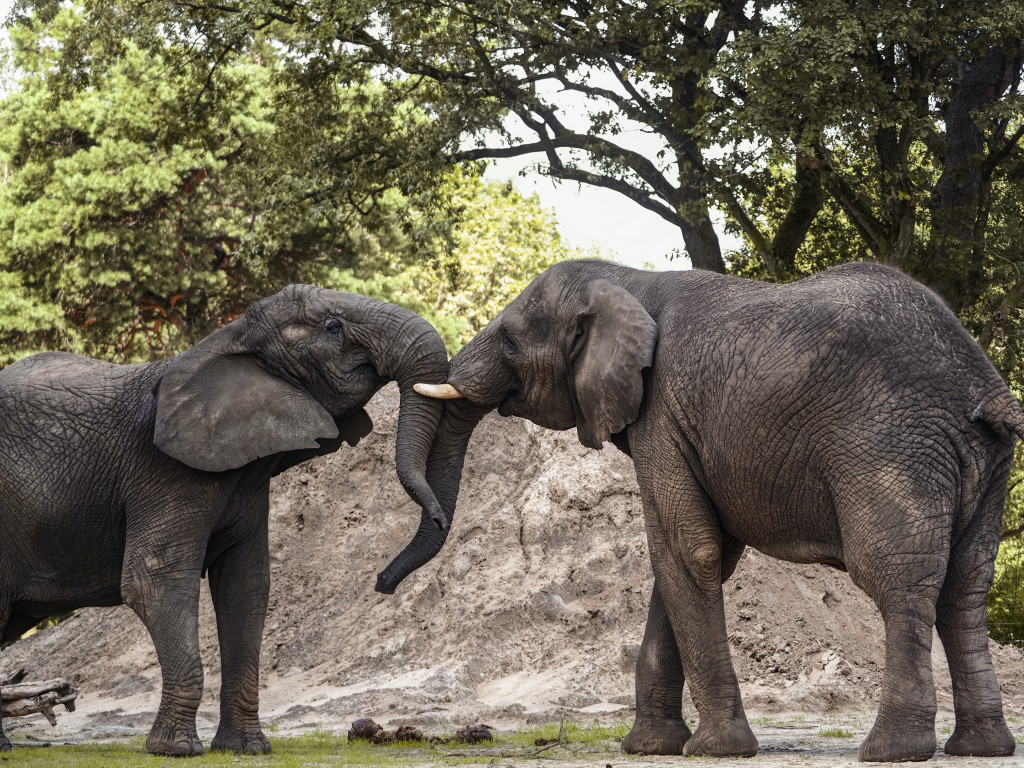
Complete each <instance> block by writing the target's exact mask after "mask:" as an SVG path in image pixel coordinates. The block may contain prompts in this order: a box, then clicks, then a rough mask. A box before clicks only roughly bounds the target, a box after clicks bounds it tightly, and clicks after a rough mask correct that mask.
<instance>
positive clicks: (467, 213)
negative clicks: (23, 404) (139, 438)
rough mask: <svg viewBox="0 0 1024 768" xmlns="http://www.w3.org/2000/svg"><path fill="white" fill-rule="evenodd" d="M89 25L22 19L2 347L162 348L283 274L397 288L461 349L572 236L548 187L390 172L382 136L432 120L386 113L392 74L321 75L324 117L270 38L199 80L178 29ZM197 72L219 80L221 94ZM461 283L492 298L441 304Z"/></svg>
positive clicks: (61, 14)
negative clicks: (156, 34)
mask: <svg viewBox="0 0 1024 768" xmlns="http://www.w3.org/2000/svg"><path fill="white" fill-rule="evenodd" d="M91 27H92V24H91V20H90V18H89V16H88V15H87V14H85V13H82V12H81V11H80V10H79V9H77V8H74V7H62V8H60V9H59V10H57V12H56V13H54V15H53V16H52V17H49V18H47V19H46V20H45V23H42V19H40V18H33V19H31V20H26V21H25V22H23V23H21V24H16V25H14V26H13V27H12V29H11V34H12V41H11V55H12V63H13V65H14V66H15V67H16V68H17V70H18V71H19V73H20V75H19V78H18V81H17V85H16V87H15V88H14V89H13V90H12V91H11V92H10V93H9V94H8V95H7V96H6V97H5V98H4V99H3V102H2V103H0V110H2V114H3V116H4V120H3V124H2V126H0V147H2V150H0V161H2V163H3V167H4V171H5V173H4V175H5V182H4V184H3V185H2V186H0V296H2V297H3V305H4V306H3V311H2V312H0V339H2V349H0V364H2V363H4V362H9V361H11V360H13V359H16V358H17V357H19V356H22V355H24V354H27V353H29V352H32V351H38V350H40V349H68V350H75V351H83V352H86V353H89V354H93V355H97V356H100V357H105V358H109V359H119V360H137V359H147V358H151V357H156V356H163V355H166V354H168V353H171V352H175V351H180V350H181V349H183V348H185V347H187V346H188V345H190V344H192V343H194V342H195V341H197V340H198V339H200V338H202V337H203V336H205V335H206V334H207V333H209V332H210V331H211V330H213V329H214V328H216V327H217V326H218V325H220V324H222V323H224V322H226V321H227V320H230V319H231V318H232V317H234V316H237V315H238V314H240V313H241V312H242V311H244V309H245V307H246V306H247V305H248V303H250V302H251V301H253V300H254V299H256V298H259V297H260V296H263V295H266V294H267V293H271V292H274V291H276V290H278V289H279V288H281V287H283V285H285V284H286V283H288V282H315V283H320V284H324V285H328V286H330V287H334V288H338V289H341V290H358V291H360V292H362V293H367V294H370V295H374V296H377V297H379V298H383V299H388V300H392V301H397V302H399V303H404V304H406V305H409V306H410V308H412V309H415V310H416V311H419V312H420V313H421V314H423V315H424V316H426V317H428V319H431V320H432V321H433V322H434V323H435V325H437V326H438V327H439V329H440V330H441V332H442V333H443V335H444V336H445V338H446V341H447V342H448V343H449V344H450V345H451V346H453V347H455V346H456V345H457V344H458V340H459V339H460V338H462V337H464V336H465V335H466V333H467V332H468V330H469V329H470V328H471V327H479V326H480V324H481V322H482V321H481V318H482V317H483V316H484V315H483V314H482V313H485V312H487V311H490V312H492V314H493V312H494V310H495V307H496V306H498V305H500V304H502V303H503V302H505V301H508V300H510V299H511V298H512V296H514V295H515V294H516V293H518V290H520V289H521V288H522V287H524V286H525V284H526V282H528V281H529V279H530V278H531V277H532V276H533V274H535V273H536V272H539V271H541V270H542V269H543V268H545V267H546V266H547V265H548V264H550V263H553V262H554V261H558V260H561V259H565V258H571V257H572V256H573V255H574V252H573V251H571V250H570V249H568V248H566V247H565V246H563V245H562V244H561V242H560V240H559V237H558V235H557V232H556V231H555V227H554V222H553V219H552V216H551V214H550V213H548V212H545V211H544V210H543V209H541V208H540V206H539V203H538V202H537V201H536V200H535V199H524V198H523V197H522V196H520V195H518V194H517V193H515V192H514V191H513V190H507V189H505V188H504V187H503V186H501V185H485V184H483V183H482V182H481V181H480V179H479V178H478V175H477V174H476V172H475V170H474V169H470V170H469V171H465V172H464V171H462V170H460V169H458V168H455V169H453V170H450V171H448V172H447V173H446V174H440V173H439V174H437V175H434V176H426V177H423V178H421V179H419V180H418V184H417V185H405V186H404V187H403V186H402V185H400V184H399V182H398V180H396V178H395V177H393V176H392V177H389V175H388V172H387V170H386V168H385V167H384V166H386V165H388V164H389V163H390V161H389V160H388V159H387V158H386V156H382V157H377V155H376V154H375V153H376V152H378V151H385V152H386V151H387V150H389V149H390V150H393V151H398V147H397V146H391V147H389V146H388V142H389V141H393V142H397V141H398V139H397V138H396V137H398V136H400V135H403V134H408V133H410V132H412V131H415V130H416V126H417V125H418V124H419V123H421V122H422V121H423V119H424V118H423V116H422V114H421V113H420V112H419V111H418V110H417V109H416V108H415V107H414V105H412V104H406V105H405V106H404V114H398V113H390V112H389V113H388V114H387V115H382V114H378V113H377V110H378V108H379V105H380V104H381V103H382V101H384V100H385V99H384V93H385V91H386V86H383V85H381V84H379V83H376V82H374V81H372V80H370V79H367V80H365V81H362V82H359V83H351V84H334V85H333V87H330V88H328V87H327V86H326V85H325V84H323V83H320V84H318V88H317V109H318V110H319V119H318V120H317V121H315V122H313V121H310V120H308V119H307V118H308V117H309V114H308V112H309V110H311V109H312V106H311V104H310V103H308V102H309V101H311V100H312V99H313V98H314V94H313V93H310V92H301V91H297V90H296V89H297V85H296V79H295V76H294V74H295V73H294V72H292V71H290V70H289V68H288V66H287V62H285V61H284V60H283V57H280V56H278V55H276V54H275V52H274V48H273V46H271V45H269V44H268V43H266V41H254V45H253V47H252V48H250V49H247V50H245V51H232V52H230V54H229V55H225V56H224V57H223V58H222V59H221V60H220V61H219V62H218V64H217V73H216V78H215V79H214V80H211V81H210V82H209V83H208V82H207V80H206V79H205V78H204V77H202V72H201V71H198V70H196V69H195V68H193V67H182V66H178V65H177V64H176V63H175V62H176V60H177V59H178V57H180V56H181V53H182V52H181V51H180V50H179V49H177V48H176V47H175V45H176V44H175V43H174V42H173V41H168V40H160V39H158V40H151V41H148V42H147V44H146V48H143V47H141V46H140V45H139V44H138V43H136V42H135V41H133V40H132V39H130V38H128V39H121V38H117V39H111V40H108V39H107V38H105V37H104V36H102V35H97V36H94V37H93V39H91V40H89V42H88V45H85V43H84V42H83V41H85V40H88V39H89V37H90V34H91V32H90V28H91ZM204 89H206V91H209V90H210V89H215V90H216V92H217V93H216V99H214V100H212V101H210V103H209V104H206V103H205V102H204V98H206V97H205V96H202V95H201V94H203V93H204ZM297 102H305V104H304V106H302V107H301V108H293V107H295V105H296V103H297ZM374 123H377V124H378V126H379V127H378V128H377V129H372V130H371V124H374ZM406 141H408V136H406ZM509 232H511V233H513V234H512V235H511V236H510V237H508V238H507V239H508V240H509V241H510V242H513V243H515V246H514V247H513V248H511V249H510V250H508V251H506V252H505V253H504V254H503V253H502V248H501V247H499V246H500V244H501V242H502V241H503V240H505V239H506V238H505V236H504V233H509ZM517 238H518V241H519V242H515V241H516V240H517ZM485 243H486V244H488V247H487V248H486V250H487V253H486V254H485V253H484V252H483V250H481V246H483V244H485ZM488 259H490V261H488ZM500 259H506V260H512V261H515V262H516V266H515V268H514V269H510V270H508V278H507V279H504V280H503V281H502V282H501V283H500V284H495V283H494V281H493V280H492V279H491V277H490V275H489V273H488V272H489V271H484V270H483V267H484V266H485V265H490V264H494V263H495V260H500ZM463 261H465V262H466V264H467V266H466V267H463V268H459V265H460V264H462V262H463ZM510 263H511V262H510ZM473 265H479V269H478V270H477V271H474V268H473ZM460 292H467V295H471V296H473V299H474V303H476V302H482V304H481V305H480V308H475V309H474V312H475V313H476V315H475V316H474V315H470V314H469V313H467V312H465V311H454V310H453V311H447V312H445V311H442V305H444V304H445V303H446V302H451V301H454V300H455V299H453V297H454V296H458V295H461V293H460ZM465 303H466V302H463V305H464V304H465ZM484 308H486V309H484Z"/></svg>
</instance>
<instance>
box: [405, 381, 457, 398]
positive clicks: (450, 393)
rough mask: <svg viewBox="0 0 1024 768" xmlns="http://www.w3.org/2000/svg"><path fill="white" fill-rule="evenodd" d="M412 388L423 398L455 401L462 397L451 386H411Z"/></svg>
mask: <svg viewBox="0 0 1024 768" xmlns="http://www.w3.org/2000/svg"><path fill="white" fill-rule="evenodd" d="M412 388H413V389H414V390H416V391H417V392H419V393H420V394H421V395H423V396H424V397H433V398H436V399H438V400H456V399H458V398H460V397H462V393H461V392H459V390H457V389H456V388H455V387H453V386H452V385H451V384H413V386H412Z"/></svg>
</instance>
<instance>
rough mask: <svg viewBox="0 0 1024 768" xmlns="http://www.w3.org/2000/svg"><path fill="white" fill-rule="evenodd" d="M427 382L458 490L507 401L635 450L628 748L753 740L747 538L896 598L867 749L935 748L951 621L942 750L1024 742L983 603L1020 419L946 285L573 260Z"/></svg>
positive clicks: (852, 273)
mask: <svg viewBox="0 0 1024 768" xmlns="http://www.w3.org/2000/svg"><path fill="white" fill-rule="evenodd" d="M417 390H418V391H420V392H423V393H425V394H428V395H430V396H433V397H440V398H447V399H449V405H448V407H447V409H446V414H445V422H444V426H442V428H440V429H439V430H438V432H437V436H436V438H435V446H434V454H435V456H436V457H446V461H447V464H446V467H447V474H445V475H444V476H443V477H441V478H439V481H438V483H437V484H435V485H434V488H435V491H436V492H437V493H438V495H439V497H440V496H441V495H444V497H445V498H446V499H448V500H449V503H450V502H451V498H452V497H453V495H455V494H457V492H458V483H459V480H460V475H459V472H458V470H459V468H460V467H461V459H462V457H464V453H465V442H466V441H467V440H468V439H469V436H470V434H471V433H472V429H473V425H474V424H475V423H476V421H478V420H479V418H480V416H481V415H482V414H483V413H486V412H487V411H489V410H491V409H493V408H494V407H497V408H498V411H499V413H500V414H502V415H503V416H513V415H515V416H522V417H524V418H527V419H530V420H531V421H534V422H536V423H537V424H540V425H541V426H545V427H550V428H552V429H568V428H570V427H576V429H577V430H578V433H579V439H580V441H581V442H582V443H583V444H584V445H586V446H589V447H591V448H601V447H602V444H603V443H604V442H606V441H611V442H612V443H614V444H615V445H616V446H618V447H619V448H620V449H622V450H623V451H625V452H626V453H628V454H630V455H631V456H632V458H633V461H634V464H635V466H636V474H637V480H638V482H639V486H640V494H641V497H642V501H643V506H644V517H645V523H646V528H647V536H648V541H649V548H650V553H651V562H652V565H653V569H654V574H655V586H654V593H653V595H652V598H651V606H650V611H649V615H648V622H647V628H646V631H645V634H644V639H643V644H642V646H641V651H640V658H639V661H638V664H637V677H636V689H637V702H636V706H637V716H636V722H635V724H634V726H633V729H632V731H631V733H630V734H629V736H628V737H627V738H626V739H625V741H624V742H623V749H625V750H626V751H627V752H646V753H660V754H673V753H675V754H678V753H685V754H705V755H753V754H755V753H756V752H757V749H758V744H757V739H756V738H755V737H754V734H753V733H752V732H751V730H750V726H749V725H748V723H747V718H746V714H745V713H744V710H743V704H742V702H741V700H740V691H739V687H738V685H737V681H736V676H735V672H734V671H733V666H732V662H731V659H730V655H729V643H728V636H727V634H726V626H725V613H724V608H723V602H722V589H721V584H722V582H723V581H724V580H725V579H727V578H728V577H729V576H730V574H732V572H733V569H734V568H735V567H736V564H737V562H738V561H739V559H740V556H741V554H742V552H743V549H744V547H746V546H751V547H754V548H756V549H758V550H760V551H762V552H764V553H766V554H769V555H772V556H774V557H778V558H782V559H785V560H789V561H792V562H798V563H824V564H827V565H830V566H832V567H835V568H839V569H841V570H848V571H849V573H850V576H851V577H852V578H853V581H854V583H856V584H857V585H858V586H859V587H860V588H861V589H863V590H864V591H865V592H867V594H868V595H869V596H870V597H871V598H872V599H873V600H874V601H875V603H876V605H877V606H878V608H879V610H880V611H881V614H882V618H883V620H884V623H885V632H886V639H885V649H886V650H885V658H886V666H885V673H884V677H883V686H882V695H881V702H880V706H879V712H878V716H877V719H876V720H875V724H874V727H873V728H872V730H871V732H870V733H869V734H868V737H867V739H866V740H865V741H864V743H863V744H862V745H861V747H860V758H861V759H862V760H873V761H890V760H924V759H927V758H929V757H930V756H931V755H932V754H933V753H934V751H935V746H936V744H935V711H936V701H935V688H934V683H933V679H932V669H931V655H930V650H931V643H932V627H933V626H936V627H937V628H938V632H939V636H940V638H941V639H942V644H943V646H944V648H945V651H946V656H947V658H948V659H949V668H950V673H951V675H952V679H953V693H954V706H955V709H956V729H955V730H954V732H953V734H952V735H951V736H950V738H949V740H948V741H947V742H946V753H947V754H955V755H1010V754H1012V753H1013V751H1014V739H1013V737H1012V735H1011V733H1010V731H1009V730H1008V728H1007V726H1006V722H1005V720H1004V718H1003V712H1002V699H1001V695H1000V691H999V687H998V685H997V682H996V676H995V673H994V671H993V667H992V661H991V659H990V657H989V651H988V636H987V632H986V626H985V597H986V594H987V593H988V591H989V588H990V586H991V584H992V577H993V561H994V559H995V556H996V550H997V548H998V546H999V537H1000V526H1001V520H1002V514H1003V500H1004V494H1005V491H1006V484H1007V478H1008V473H1009V471H1010V464H1011V461H1012V459H1013V449H1014V441H1015V435H1016V436H1024V415H1022V413H1021V410H1020V407H1019V405H1018V404H1017V402H1016V400H1015V399H1014V397H1013V395H1012V394H1011V393H1010V390H1009V389H1008V388H1007V386H1006V384H1005V383H1004V382H1003V380H1002V379H1001V378H1000V376H999V374H998V372H997V371H996V370H995V368H994V367H993V366H992V364H991V363H990V362H989V360H988V359H987V358H986V357H985V354H984V353H983V352H982V350H981V349H980V348H979V346H978V345H977V343H975V341H974V340H973V339H972V338H971V337H970V336H969V335H968V333H967V332H966V331H965V330H964V328H963V326H962V325H961V324H960V323H959V321H958V320H957V318H956V317H955V316H954V315H953V314H952V313H951V312H950V311H949V309H948V308H947V307H946V306H945V305H944V304H943V302H942V301H941V300H940V299H939V298H938V297H937V296H936V295H935V294H934V293H932V292H931V291H930V290H928V289H926V288H925V287H923V286H921V285H919V284H918V283H916V282H914V281H913V280H911V279H910V278H908V277H906V276H905V275H903V274H901V273H900V272H898V271H896V270H893V269H889V268H886V267H882V266H878V265H873V264H848V265H843V266H839V267H836V268H834V269H831V270H828V271H827V272H824V273H822V274H819V275H816V276H814V277H809V278H806V279H804V280H800V281H798V282H795V283H792V284H789V285H770V284H765V283H758V282H753V281H749V280H743V279H739V278H735V277H728V276H722V275H717V274H711V273H707V272H699V271H695V272H669V273H662V274H657V273H650V272H640V271H636V270H632V269H628V268H625V267H620V266H616V265H613V264H609V263H603V262H567V263H563V264H559V265H556V266H554V267H552V268H551V269H549V270H547V271H546V272H545V273H543V274H542V275H540V276H539V277H538V278H537V279H536V280H534V281H533V282H532V283H531V284H530V286H529V287H528V288H527V289H526V290H525V291H523V293H522V294H521V295H520V296H519V297H517V298H516V299H515V300H514V301H513V302H512V303H511V304H509V306H508V307H507V308H506V309H505V310H504V311H503V312H502V313H501V314H500V315H499V316H498V317H497V318H495V319H494V320H493V321H492V322H491V323H490V324H489V325H488V326H487V327H486V328H485V329H484V330H483V331H481V333H480V334H479V335H478V336H477V337H476V338H475V339H474V340H473V341H471V342H470V343H469V344H467V345H466V346H465V347H464V348H463V349H462V350H461V351H460V352H459V353H458V354H457V355H456V356H455V357H454V358H453V359H452V360H451V362H450V364H449V373H448V381H447V383H446V384H444V385H441V386H422V387H421V386H419V385H418V386H417ZM458 398H461V399H458ZM684 677H685V680H686V681H687V682H688V683H689V686H690V691H691V693H692V696H693V700H694V704H695V705H696V708H697V711H698V713H699V715H700V722H699V727H698V728H697V730H696V732H695V733H693V734H692V735H691V733H690V730H689V728H688V727H687V725H686V723H685V722H684V721H683V719H682V716H681V712H680V704H681V695H682V688H683V681H684Z"/></svg>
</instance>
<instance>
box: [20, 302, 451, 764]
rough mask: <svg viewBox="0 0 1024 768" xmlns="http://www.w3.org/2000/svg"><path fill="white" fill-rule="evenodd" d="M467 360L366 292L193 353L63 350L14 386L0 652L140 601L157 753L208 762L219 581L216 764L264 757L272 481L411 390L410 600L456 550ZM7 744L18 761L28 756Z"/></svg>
mask: <svg viewBox="0 0 1024 768" xmlns="http://www.w3.org/2000/svg"><path fill="white" fill-rule="evenodd" d="M447 364H448V356H447V354H446V352H445V348H444V344H443V342H442V341H441V338H440V336H438V334H437V332H436V331H434V329H433V328H431V326H430V325H429V324H428V323H427V322H426V321H425V320H423V319H422V318H420V317H419V316H417V315H415V314H413V313H412V312H409V311H408V310H405V309H402V308H401V307H397V306H394V305H392V304H386V303H384V302H381V301H377V300H375V299H370V298H367V297H365V296H358V295H355V294H349V293H339V292H336V291H329V290H324V289H321V288H317V287H314V286H308V285H292V286H289V287H287V288H285V289H284V290H282V291H281V292H280V293H277V294H275V295H274V296H271V297H269V298H266V299H262V300H261V301H258V302H255V303H254V304H253V305H252V306H250V307H249V309H248V311H247V312H246V313H245V315H244V316H243V317H240V318H238V319H237V320H235V321H233V322H231V323H229V324H228V325H226V326H225V327H224V328H222V329H220V330H218V331H216V332H215V333H213V334H211V335H210V336H208V337H207V338H205V339H204V340H203V341H201V342H200V343H199V344H197V345H196V346H195V347H193V348H192V349H190V350H188V351H186V352H184V353H182V354H180V355H178V356H177V357H174V358H171V359H167V360H162V361H160V362H155V363H150V364H145V365H113V364H109V363H104V362H99V361H97V360H92V359H89V358H84V357H79V356H76V355H71V354H64V353H43V354H39V355H35V356H32V357H29V358H26V359H25V360H21V361H19V362H17V363H15V364H13V365H11V366H9V367H7V368H5V369H4V370H2V371H0V636H2V640H3V642H5V643H6V642H10V641H11V640H13V639H16V638H17V637H19V636H20V635H21V634H22V633H24V632H25V631H26V630H27V629H29V628H30V627H31V626H33V625H35V624H36V623H37V622H38V621H39V620H40V619H42V618H44V617H47V616H50V615H53V614H57V613H62V612H65V611H68V610H70V609H72V608H78V607H81V606H102V605H117V604H119V603H122V602H124V603H127V604H128V605H129V606H131V608H132V609H133V610H134V611H135V612H136V613H137V614H138V615H139V617H140V618H141V619H142V621H143V623H144V624H145V625H146V629H147V630H148V631H149V633H150V636H151V637H152V639H153V643H154V645H155V646H156V652H157V657H158V659H159V662H160V667H161V670H162V674H163V691H162V696H161V700H160V708H159V711H158V712H157V716H156V721H155V723H154V725H153V728H152V730H151V731H150V733H149V737H148V738H147V740H146V748H147V749H148V750H149V751H151V752H156V753H161V754H168V755H194V754H201V753H202V751H203V746H202V744H201V742H200V741H199V738H198V736H197V734H196V722H195V718H196V709H197V707H198V706H199V701H200V696H201V694H202V686H203V669H202V663H201V661H200V657H199V638H198V610H199V582H200V577H201V576H205V575H207V574H208V575H209V579H210V591H211V594H212V596H213V604H214V608H215V610H216V616H217V631H218V637H219V641H220V654H221V668H222V680H223V682H222V687H221V696H220V725H219V727H218V730H217V734H216V736H215V737H214V739H213V743H212V747H213V749H224V750H234V751H236V752H247V753H264V752H268V751H269V750H270V743H269V741H268V740H267V738H266V737H265V736H264V734H263V732H262V731H261V729H260V722H259V712H258V709H259V703H258V699H259V693H258V692H259V652H260V641H261V637H262V632H263V622H264V615H265V613H266V608H267V599H268V593H269V586H270V569H269V553H268V549H267V517H268V504H269V501H268V496H269V482H270V478H271V477H272V476H274V475H276V474H278V473H280V472H282V471H284V470H285V469H287V468H288V467H291V466H293V465H295V464H297V463H299V462H300V461H304V460H306V459H309V458H311V457H313V456H316V455H322V454H326V453H330V452H332V451H335V450H337V449H338V448H339V447H340V446H341V443H342V442H343V441H344V442H348V443H349V444H350V445H355V444H356V443H357V442H358V441H359V439H360V438H361V437H363V436H364V435H366V434H368V433H369V431H370V429H371V428H372V426H373V425H372V423H371V421H370V418H369V416H368V415H367V414H366V411H364V410H363V406H364V405H365V404H366V403H367V401H368V400H369V399H370V398H371V397H372V396H373V394H374V393H375V392H377V390H378V389H380V388H381V387H382V386H383V385H384V384H385V383H387V382H388V381H391V380H397V381H398V383H399V386H400V391H401V405H400V409H399V418H398V436H397V444H396V450H395V462H396V467H397V471H398V476H399V478H400V480H401V482H402V485H403V487H404V488H405V489H406V491H407V492H408V493H409V495H410V496H411V497H412V498H413V499H414V500H415V501H416V502H417V503H419V504H420V505H421V506H422V508H423V512H422V519H421V524H420V528H421V530H420V533H418V534H417V539H416V541H414V542H413V544H412V545H410V547H408V548H407V549H406V550H405V551H404V552H403V553H402V554H401V555H399V557H398V558H396V562H395V563H393V564H392V565H391V566H390V567H389V569H388V572H387V573H388V576H387V583H388V584H389V585H390V586H391V588H392V589H393V588H394V585H395V584H397V583H398V582H400V581H401V580H402V578H404V576H406V575H407V574H408V573H409V572H411V571H412V570H414V569H415V568H416V567H418V566H419V565H421V564H422V563H423V562H426V560H428V559H429V558H430V557H431V556H432V555H433V554H434V553H435V552H436V551H437V549H438V548H439V547H440V543H441V542H443V540H444V531H443V530H441V529H443V528H446V527H447V519H448V513H447V512H446V511H445V510H443V509H442V508H441V506H440V504H439V503H438V501H437V498H436V497H435V495H434V494H433V492H432V491H431V489H430V487H429V484H428V482H427V479H426V477H425V471H426V462H427V457H428V453H429V450H430V447H431V443H432V440H433V437H434V432H435V430H436V428H437V424H438V421H439V419H440V418H441V414H442V410H443V407H442V405H441V404H440V403H438V402H436V401H434V400H430V399H428V398H426V397H423V396H421V395H418V394H416V393H414V392H413V390H412V387H413V383H414V382H417V381H424V380H426V381H431V382H435V383H436V382H441V381H443V380H444V378H445V374H446V371H447ZM10 746H11V744H10V741H9V740H8V739H7V738H6V737H5V736H4V735H3V731H2V730H0V750H3V749H10Z"/></svg>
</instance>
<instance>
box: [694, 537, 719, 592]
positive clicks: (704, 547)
mask: <svg viewBox="0 0 1024 768" xmlns="http://www.w3.org/2000/svg"><path fill="white" fill-rule="evenodd" d="M687 554H688V555H689V557H688V558H687V563H686V566H687V569H688V570H689V571H690V574H691V575H692V576H693V580H694V581H695V582H696V583H697V585H698V586H699V587H700V588H701V590H702V591H703V592H705V593H707V594H714V593H717V592H718V591H719V590H720V589H721V586H722V549H721V547H719V546H718V545H717V544H713V543H711V542H704V543H701V544H697V545H695V546H693V547H690V548H689V550H688V552H687Z"/></svg>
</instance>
